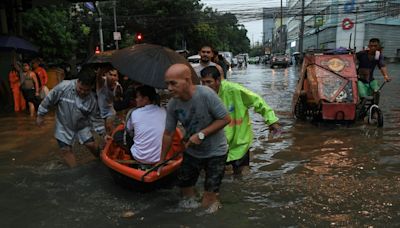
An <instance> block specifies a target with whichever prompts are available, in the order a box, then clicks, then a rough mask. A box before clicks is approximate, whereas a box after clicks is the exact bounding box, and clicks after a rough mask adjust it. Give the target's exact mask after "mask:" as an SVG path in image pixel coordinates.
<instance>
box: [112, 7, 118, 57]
mask: <svg viewBox="0 0 400 228" xmlns="http://www.w3.org/2000/svg"><path fill="white" fill-rule="evenodd" d="M113 5H114V32H118V27H117V14H116V11H117V9H116V8H117V2H116V1H115V0H114V2H113ZM115 49H117V50H118V39H115Z"/></svg>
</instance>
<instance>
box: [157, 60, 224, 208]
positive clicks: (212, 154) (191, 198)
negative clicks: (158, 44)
mask: <svg viewBox="0 0 400 228" xmlns="http://www.w3.org/2000/svg"><path fill="white" fill-rule="evenodd" d="M165 82H166V84H167V85H168V90H169V91H170V92H171V94H172V98H171V99H170V101H169V102H168V105H167V120H166V127H165V131H164V136H163V149H162V153H161V160H160V163H162V162H163V161H164V160H165V155H166V152H167V151H168V150H169V148H170V146H171V143H172V138H173V133H174V132H175V128H176V125H177V122H178V121H179V122H180V123H182V125H183V127H184V128H185V137H184V141H185V142H186V150H185V152H184V155H183V162H182V166H181V168H180V169H179V173H178V180H179V186H180V187H181V192H182V196H183V198H184V200H183V201H182V202H181V206H182V207H186V208H190V207H192V208H193V207H197V205H196V204H197V202H196V201H195V196H196V191H195V188H194V186H195V185H196V182H197V179H198V177H199V175H200V171H201V170H203V169H204V171H205V174H206V175H205V181H204V194H203V199H202V206H203V207H204V208H207V210H206V212H208V213H212V212H215V211H217V210H218V208H219V207H220V203H219V200H218V193H219V187H220V185H221V181H222V178H223V177H224V170H225V161H226V153H227V150H228V145H227V142H226V137H225V134H224V129H223V128H224V127H225V126H226V125H227V124H229V122H230V121H231V119H230V117H229V114H228V111H227V110H226V108H225V106H224V104H223V103H222V101H221V100H220V99H219V98H218V96H217V94H215V92H214V91H212V90H211V89H210V88H208V87H206V86H200V85H193V84H192V79H191V71H190V68H189V67H188V66H186V65H184V64H174V65H172V66H171V67H170V68H168V70H167V72H166V73H165Z"/></svg>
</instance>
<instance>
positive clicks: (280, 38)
mask: <svg viewBox="0 0 400 228" xmlns="http://www.w3.org/2000/svg"><path fill="white" fill-rule="evenodd" d="M282 1H283V0H281V26H280V28H279V31H280V32H279V52H281V53H283V50H282V46H283V45H282V36H283V31H282V26H283V7H282V4H283V3H282Z"/></svg>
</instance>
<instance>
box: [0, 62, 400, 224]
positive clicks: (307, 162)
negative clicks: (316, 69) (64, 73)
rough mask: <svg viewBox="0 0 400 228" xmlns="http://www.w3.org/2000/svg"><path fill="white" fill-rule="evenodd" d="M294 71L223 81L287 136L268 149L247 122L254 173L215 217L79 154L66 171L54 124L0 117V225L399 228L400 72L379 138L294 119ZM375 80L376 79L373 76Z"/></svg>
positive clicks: (264, 137) (395, 69)
mask: <svg viewBox="0 0 400 228" xmlns="http://www.w3.org/2000/svg"><path fill="white" fill-rule="evenodd" d="M297 72H298V68H295V67H290V68H287V69H270V68H269V66H264V65H249V67H248V68H247V69H244V70H238V69H234V71H233V72H232V75H231V77H230V78H229V80H232V81H235V82H239V83H241V84H243V85H245V86H246V87H248V88H250V89H251V90H253V91H255V92H257V93H259V94H260V95H261V96H262V97H263V98H265V100H266V101H267V103H268V104H269V105H270V106H271V107H272V108H273V109H274V110H275V111H276V113H277V115H278V117H279V118H280V121H281V123H282V125H283V130H284V132H283V134H282V135H281V136H280V137H279V138H275V139H271V140H269V139H268V131H267V127H266V126H265V125H264V124H263V121H262V119H261V118H260V116H259V115H258V114H252V117H253V123H254V125H253V128H254V129H253V130H254V132H255V140H254V143H253V147H252V155H251V158H252V159H251V170H250V173H249V174H248V175H246V176H244V177H242V178H234V177H233V176H231V175H226V177H225V178H224V181H223V185H222V189H221V201H222V204H223V207H222V208H221V209H220V210H219V211H218V212H217V213H216V214H212V215H205V214H204V213H202V211H201V210H200V209H197V210H187V209H183V208H180V207H178V201H179V191H178V189H177V188H173V189H163V190H157V191H154V192H150V193H145V194H143V193H137V192H133V191H131V190H127V189H124V188H122V187H120V186H118V185H116V184H115V183H114V182H113V179H112V178H111V176H110V174H109V172H108V170H107V168H106V167H105V166H104V165H103V164H102V163H101V162H100V161H98V160H96V159H95V158H93V157H92V156H91V154H90V153H89V152H88V151H86V150H85V149H83V148H82V147H80V146H76V149H77V151H78V152H77V155H78V159H79V163H80V166H79V167H78V168H75V169H72V170H70V169H68V168H66V167H65V166H64V165H63V163H62V161H61V160H60V158H59V157H58V154H57V153H58V152H57V143H56V141H55V139H54V138H53V132H52V130H53V126H54V117H52V115H49V116H48V117H46V121H47V125H46V126H45V127H44V128H37V127H35V125H34V122H33V119H31V118H30V117H28V116H27V115H25V114H19V115H17V116H14V115H10V116H5V117H1V118H0V138H1V141H2V144H1V147H0V164H1V166H0V192H1V194H0V201H1V204H0V226H1V227H89V226H94V227H146V226H147V227H206V226H208V227H217V226H220V227H278V226H280V227H293V226H294V227H296V226H300V227H309V226H324V227H327V226H331V227H343V226H345V227H360V226H372V227H382V226H388V227H398V226H400V130H399V127H400V102H398V99H399V96H400V94H399V92H398V91H399V90H398V88H399V86H400V64H396V65H394V64H392V65H389V72H390V75H391V76H392V77H393V79H394V80H393V81H392V82H391V83H389V84H387V85H385V88H384V91H383V93H382V95H381V107H382V110H383V112H384V118H385V122H384V127H383V128H382V129H377V128H376V127H373V126H368V125H366V124H364V123H355V124H353V125H348V126H344V125H334V124H329V125H328V124H320V125H316V124H312V123H310V122H304V121H296V120H294V119H293V118H292V117H291V114H290V113H291V112H290V108H291V99H292V94H293V91H294V89H295V86H296V82H297V78H298V76H297ZM376 78H378V79H381V78H382V77H381V76H380V73H379V72H378V71H376ZM197 189H199V190H200V191H201V190H202V182H201V181H200V182H199V183H198V186H197ZM126 217H128V218H126Z"/></svg>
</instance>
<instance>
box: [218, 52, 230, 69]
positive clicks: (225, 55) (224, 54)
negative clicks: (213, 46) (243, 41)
mask: <svg viewBox="0 0 400 228" xmlns="http://www.w3.org/2000/svg"><path fill="white" fill-rule="evenodd" d="M218 53H219V54H222V56H223V57H224V58H225V59H226V61H228V63H229V64H230V65H231V66H232V65H233V60H232V58H233V54H232V52H230V51H220V52H218Z"/></svg>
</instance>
